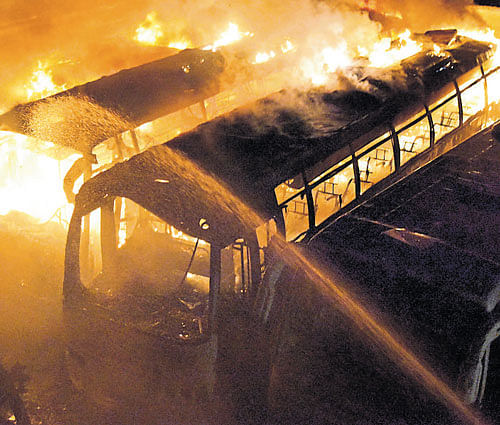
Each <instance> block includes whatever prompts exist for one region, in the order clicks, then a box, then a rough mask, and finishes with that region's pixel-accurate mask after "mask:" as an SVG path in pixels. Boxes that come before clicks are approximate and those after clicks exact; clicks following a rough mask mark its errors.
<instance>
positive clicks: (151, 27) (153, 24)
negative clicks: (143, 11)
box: [134, 12, 163, 46]
mask: <svg viewBox="0 0 500 425" xmlns="http://www.w3.org/2000/svg"><path fill="white" fill-rule="evenodd" d="M162 37H163V30H162V29H161V24H160V22H159V21H158V15H157V13H156V12H150V13H148V15H147V16H146V19H145V20H144V22H143V23H142V24H141V25H140V26H139V27H138V28H137V29H136V30H135V37H134V39H135V40H137V41H138V42H139V43H143V44H148V45H152V46H154V45H156V44H157V43H158V41H159V40H160V39H161V38H162Z"/></svg>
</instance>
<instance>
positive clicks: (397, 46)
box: [358, 30, 422, 68]
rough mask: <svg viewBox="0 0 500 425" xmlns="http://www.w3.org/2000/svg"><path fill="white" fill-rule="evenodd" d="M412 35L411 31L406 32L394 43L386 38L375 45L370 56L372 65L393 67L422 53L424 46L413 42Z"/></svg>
mask: <svg viewBox="0 0 500 425" xmlns="http://www.w3.org/2000/svg"><path fill="white" fill-rule="evenodd" d="M410 35H411V33H410V30H406V31H405V32H403V33H402V34H400V35H399V36H398V37H397V39H396V40H394V41H393V40H391V39H390V38H388V37H386V38H383V39H382V40H380V41H379V42H377V43H375V44H374V45H373V47H372V49H371V51H370V50H369V54H368V59H369V62H370V65H371V66H375V67H380V68H382V67H387V66H391V65H394V64H395V63H397V62H399V61H401V60H403V59H405V58H408V57H410V56H412V55H414V54H416V53H418V52H420V51H421V50H422V44H421V43H417V42H416V41H414V40H412V39H411V38H410ZM358 50H360V49H358Z"/></svg>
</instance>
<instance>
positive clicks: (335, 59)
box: [301, 42, 352, 86]
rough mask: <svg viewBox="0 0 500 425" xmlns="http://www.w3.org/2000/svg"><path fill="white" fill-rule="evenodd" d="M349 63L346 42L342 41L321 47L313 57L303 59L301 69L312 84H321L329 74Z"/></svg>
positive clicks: (349, 56) (349, 58)
mask: <svg viewBox="0 0 500 425" xmlns="http://www.w3.org/2000/svg"><path fill="white" fill-rule="evenodd" d="M351 64H352V58H351V55H350V54H349V52H348V47H347V43H346V42H342V43H340V44H339V45H338V46H337V47H332V46H328V47H325V48H323V49H322V50H321V51H320V53H319V54H318V55H315V56H314V57H313V58H305V59H303V61H302V65H301V70H302V72H303V74H304V75H305V76H306V79H307V80H309V81H310V82H311V83H312V84H313V85H314V86H321V85H324V84H326V83H327V82H328V80H329V78H330V74H332V73H333V72H335V71H337V70H338V69H340V68H345V67H347V66H349V65H351Z"/></svg>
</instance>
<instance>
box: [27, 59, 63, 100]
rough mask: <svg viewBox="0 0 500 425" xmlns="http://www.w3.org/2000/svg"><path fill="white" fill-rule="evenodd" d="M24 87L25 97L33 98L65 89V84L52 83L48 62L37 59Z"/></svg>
mask: <svg viewBox="0 0 500 425" xmlns="http://www.w3.org/2000/svg"><path fill="white" fill-rule="evenodd" d="M25 89H26V97H27V99H28V100H35V99H40V98H42V97H46V96H50V95H51V94H54V93H57V92H60V91H63V90H66V85H65V84H63V85H57V84H56V83H54V80H53V77H52V70H51V69H50V65H49V63H48V62H44V61H38V64H37V66H36V68H35V69H34V70H33V73H32V76H31V79H30V81H29V82H28V83H27V84H26V85H25Z"/></svg>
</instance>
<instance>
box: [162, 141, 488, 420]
mask: <svg viewBox="0 0 500 425" xmlns="http://www.w3.org/2000/svg"><path fill="white" fill-rule="evenodd" d="M165 147H166V146H165V145H164V146H163V148H165ZM163 152H164V151H163ZM171 155H173V157H172V156H171ZM166 156H167V157H163V158H162V159H163V160H166V161H167V163H171V161H172V160H174V161H175V163H177V164H180V166H181V169H182V173H183V176H184V177H186V178H187V179H190V180H193V179H194V181H197V182H198V184H200V185H201V186H202V187H203V188H204V189H205V190H206V191H207V192H208V193H210V195H211V196H213V197H214V199H215V200H216V202H218V203H219V204H220V206H222V207H223V208H224V209H226V210H228V211H231V213H232V214H234V215H236V216H237V217H238V219H239V220H240V221H241V222H242V223H244V224H245V226H248V227H250V228H252V229H255V228H257V227H258V226H259V225H261V224H263V223H264V220H263V219H262V218H260V217H259V215H258V214H257V213H256V212H255V211H254V210H253V209H251V208H250V207H249V206H248V205H247V204H246V203H244V202H243V201H241V200H240V199H239V198H238V197H236V196H235V195H234V194H233V193H232V192H231V191H230V190H228V189H227V188H226V187H224V186H223V185H222V184H221V183H220V182H219V181H217V180H216V179H215V178H213V177H212V176H210V175H208V174H207V173H206V172H204V171H202V170H200V169H198V168H197V167H196V165H195V164H193V163H192V162H191V161H189V160H188V159H186V158H182V157H181V156H180V155H179V154H178V153H176V152H174V151H172V150H170V149H168V153H167V155H166ZM168 157H170V158H168ZM271 245H272V246H273V248H274V249H276V252H279V253H281V257H282V259H283V260H284V261H285V262H286V263H287V264H288V265H289V266H291V267H298V268H300V269H301V270H303V271H304V272H305V273H306V275H307V276H308V278H309V279H310V280H311V282H313V283H314V284H315V285H316V287H317V288H318V290H320V291H321V293H323V294H324V295H325V296H326V298H327V299H328V301H329V302H330V303H331V305H332V308H336V309H339V310H340V311H341V312H342V313H343V314H345V315H346V316H348V317H349V318H350V320H352V321H353V322H354V323H355V324H356V326H357V327H358V328H359V329H360V330H361V331H363V332H364V333H365V334H366V335H367V336H368V337H370V338H371V339H372V340H374V341H375V342H376V343H377V344H378V345H379V346H381V347H382V348H383V349H384V351H385V352H386V354H387V355H388V356H389V357H390V358H391V359H392V361H394V363H396V364H397V365H398V366H399V367H400V369H401V370H402V371H403V372H404V373H406V374H407V375H409V376H410V377H412V378H413V379H414V380H415V381H417V382H418V383H420V384H421V385H423V386H424V387H425V388H426V390H427V391H428V392H429V393H431V394H432V395H434V396H435V397H436V398H437V399H438V400H440V401H442V402H444V404H445V405H446V406H447V407H448V408H449V409H450V411H451V412H453V413H455V414H456V415H457V416H458V417H460V418H461V419H462V420H463V421H464V422H465V423H469V424H474V425H488V422H487V421H486V420H485V419H484V418H482V417H481V416H480V414H479V413H478V412H475V411H474V409H472V408H471V407H469V406H467V405H466V404H465V403H464V402H463V401H462V400H461V399H460V397H459V396H458V395H457V394H456V393H455V392H454V391H453V390H452V389H451V388H450V387H449V386H448V385H447V384H446V383H445V382H443V381H442V380H441V379H440V378H439V377H438V376H437V375H436V374H435V373H434V372H433V371H432V370H431V368H430V367H429V366H427V365H425V364H424V363H423V362H422V361H421V360H420V359H418V357H417V356H416V355H415V354H414V353H413V352H412V351H410V349H408V348H407V346H406V344H405V343H404V342H403V340H402V338H401V337H400V336H399V335H397V334H396V333H394V332H393V331H389V329H388V328H387V327H386V326H385V325H384V324H382V323H381V322H380V321H379V320H377V319H376V315H375V314H374V313H371V312H370V311H369V310H368V308H366V307H365V306H363V305H362V304H361V303H360V302H359V301H358V300H356V299H355V297H354V296H353V294H351V292H350V291H349V290H348V289H347V288H345V287H344V286H343V284H342V282H345V278H343V277H342V274H341V273H340V272H338V271H335V270H332V268H331V267H329V270H328V272H326V271H325V270H324V268H323V267H321V266H320V265H319V264H318V263H316V262H315V261H313V260H312V259H311V258H308V256H307V255H306V254H305V253H303V252H301V250H300V249H299V247H298V246H296V245H294V244H290V243H287V242H286V241H285V239H284V238H283V237H280V236H277V237H276V238H273V239H272V240H271ZM372 311H374V310H373V309H372Z"/></svg>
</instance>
